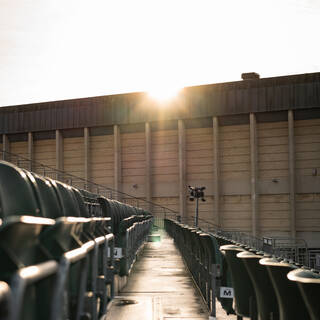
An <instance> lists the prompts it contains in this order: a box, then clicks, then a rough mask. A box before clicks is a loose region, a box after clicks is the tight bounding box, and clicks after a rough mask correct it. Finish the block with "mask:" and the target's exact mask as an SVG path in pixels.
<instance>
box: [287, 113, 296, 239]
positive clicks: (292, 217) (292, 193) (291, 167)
mask: <svg viewBox="0 0 320 320" xmlns="http://www.w3.org/2000/svg"><path fill="white" fill-rule="evenodd" d="M288 143H289V202H290V234H291V236H292V237H295V236H296V203H295V192H296V191H295V189H296V187H295V185H296V177H295V146H294V144H295V141H294V117H293V111H292V110H288Z"/></svg>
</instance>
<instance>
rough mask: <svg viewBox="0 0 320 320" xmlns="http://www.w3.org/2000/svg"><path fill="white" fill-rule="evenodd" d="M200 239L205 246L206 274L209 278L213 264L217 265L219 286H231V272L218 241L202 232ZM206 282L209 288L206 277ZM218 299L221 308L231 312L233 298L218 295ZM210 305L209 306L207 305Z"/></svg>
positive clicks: (209, 281)
mask: <svg viewBox="0 0 320 320" xmlns="http://www.w3.org/2000/svg"><path fill="white" fill-rule="evenodd" d="M200 241H201V242H202V243H203V246H204V247H205V248H206V256H207V268H206V269H207V272H208V276H209V277H210V278H211V277H212V274H213V269H212V268H213V265H214V264H215V265H217V266H218V269H219V271H218V272H219V273H220V275H219V280H220V286H224V287H231V286H232V281H231V274H230V271H229V268H228V266H227V264H226V262H225V261H224V260H225V258H224V256H223V255H222V254H221V252H220V251H219V246H218V243H217V241H216V239H215V237H214V236H212V235H209V234H207V233H202V234H201V235H200ZM208 283H209V284H210V285H209V286H208V289H211V290H212V288H211V279H208ZM206 300H207V301H208V302H210V292H208V293H207V299H206ZM218 300H219V301H220V303H221V306H222V308H223V309H224V310H225V311H226V313H227V314H233V313H234V310H233V307H232V305H233V299H229V298H221V297H218ZM209 307H210V306H209Z"/></svg>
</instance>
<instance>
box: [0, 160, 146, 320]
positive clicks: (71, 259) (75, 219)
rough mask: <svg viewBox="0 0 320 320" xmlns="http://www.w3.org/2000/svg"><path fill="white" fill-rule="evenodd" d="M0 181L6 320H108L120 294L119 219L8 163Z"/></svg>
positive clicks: (2, 313) (1, 313)
mask: <svg viewBox="0 0 320 320" xmlns="http://www.w3.org/2000/svg"><path fill="white" fill-rule="evenodd" d="M0 181H1V183H0V261H1V263H0V318H1V319H8V320H19V319H27V320H29V319H30V320H31V319H52V320H56V319H77V320H78V319H79V320H80V319H98V318H99V317H101V316H102V315H103V314H105V313H106V310H107V304H108V302H109V301H110V300H111V299H112V298H113V295H114V274H115V268H114V248H115V242H116V239H115V237H114V234H113V233H112V232H111V224H112V217H111V216H112V214H113V213H110V212H109V211H108V212H106V211H103V208H102V206H101V204H100V203H99V201H90V202H88V201H84V200H86V199H85V196H84V192H83V191H82V190H78V189H76V188H74V187H71V186H68V185H66V184H64V183H61V182H59V181H55V180H52V179H48V178H44V177H41V176H38V175H36V174H34V173H31V172H28V171H26V170H23V169H20V168H18V167H16V166H14V165H12V164H10V163H7V162H4V161H1V162H0ZM95 198H96V199H98V195H96V196H95ZM104 201H105V202H106V201H109V200H108V199H105V200H104ZM93 207H94V208H95V209H94V210H92V208H93ZM123 207H124V206H123ZM129 207H130V208H128V210H127V214H126V215H128V216H129V215H130V214H131V212H132V209H131V206H129ZM123 210H125V209H123ZM138 211H139V210H138ZM141 220H143V221H144V220H148V221H150V220H151V218H150V217H145V216H143V217H142V218H141ZM142 224H143V223H142ZM137 230H138V228H137ZM139 236H140V235H139ZM137 238H139V237H137ZM117 241H118V240H117Z"/></svg>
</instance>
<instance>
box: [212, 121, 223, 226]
mask: <svg viewBox="0 0 320 320" xmlns="http://www.w3.org/2000/svg"><path fill="white" fill-rule="evenodd" d="M213 190H214V191H213V192H214V201H213V205H214V214H215V222H216V224H217V226H218V227H222V226H221V218H220V149H219V120H218V117H213Z"/></svg>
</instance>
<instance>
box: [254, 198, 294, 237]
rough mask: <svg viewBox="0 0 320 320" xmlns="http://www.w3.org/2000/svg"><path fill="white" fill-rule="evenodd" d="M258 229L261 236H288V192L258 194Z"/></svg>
mask: <svg viewBox="0 0 320 320" xmlns="http://www.w3.org/2000/svg"><path fill="white" fill-rule="evenodd" d="M259 214H260V231H261V235H263V236H286V237H289V236H290V219H289V216H290V205H289V195H288V194H281V195H279V194H268V195H266V194H264V195H260V196H259Z"/></svg>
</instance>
